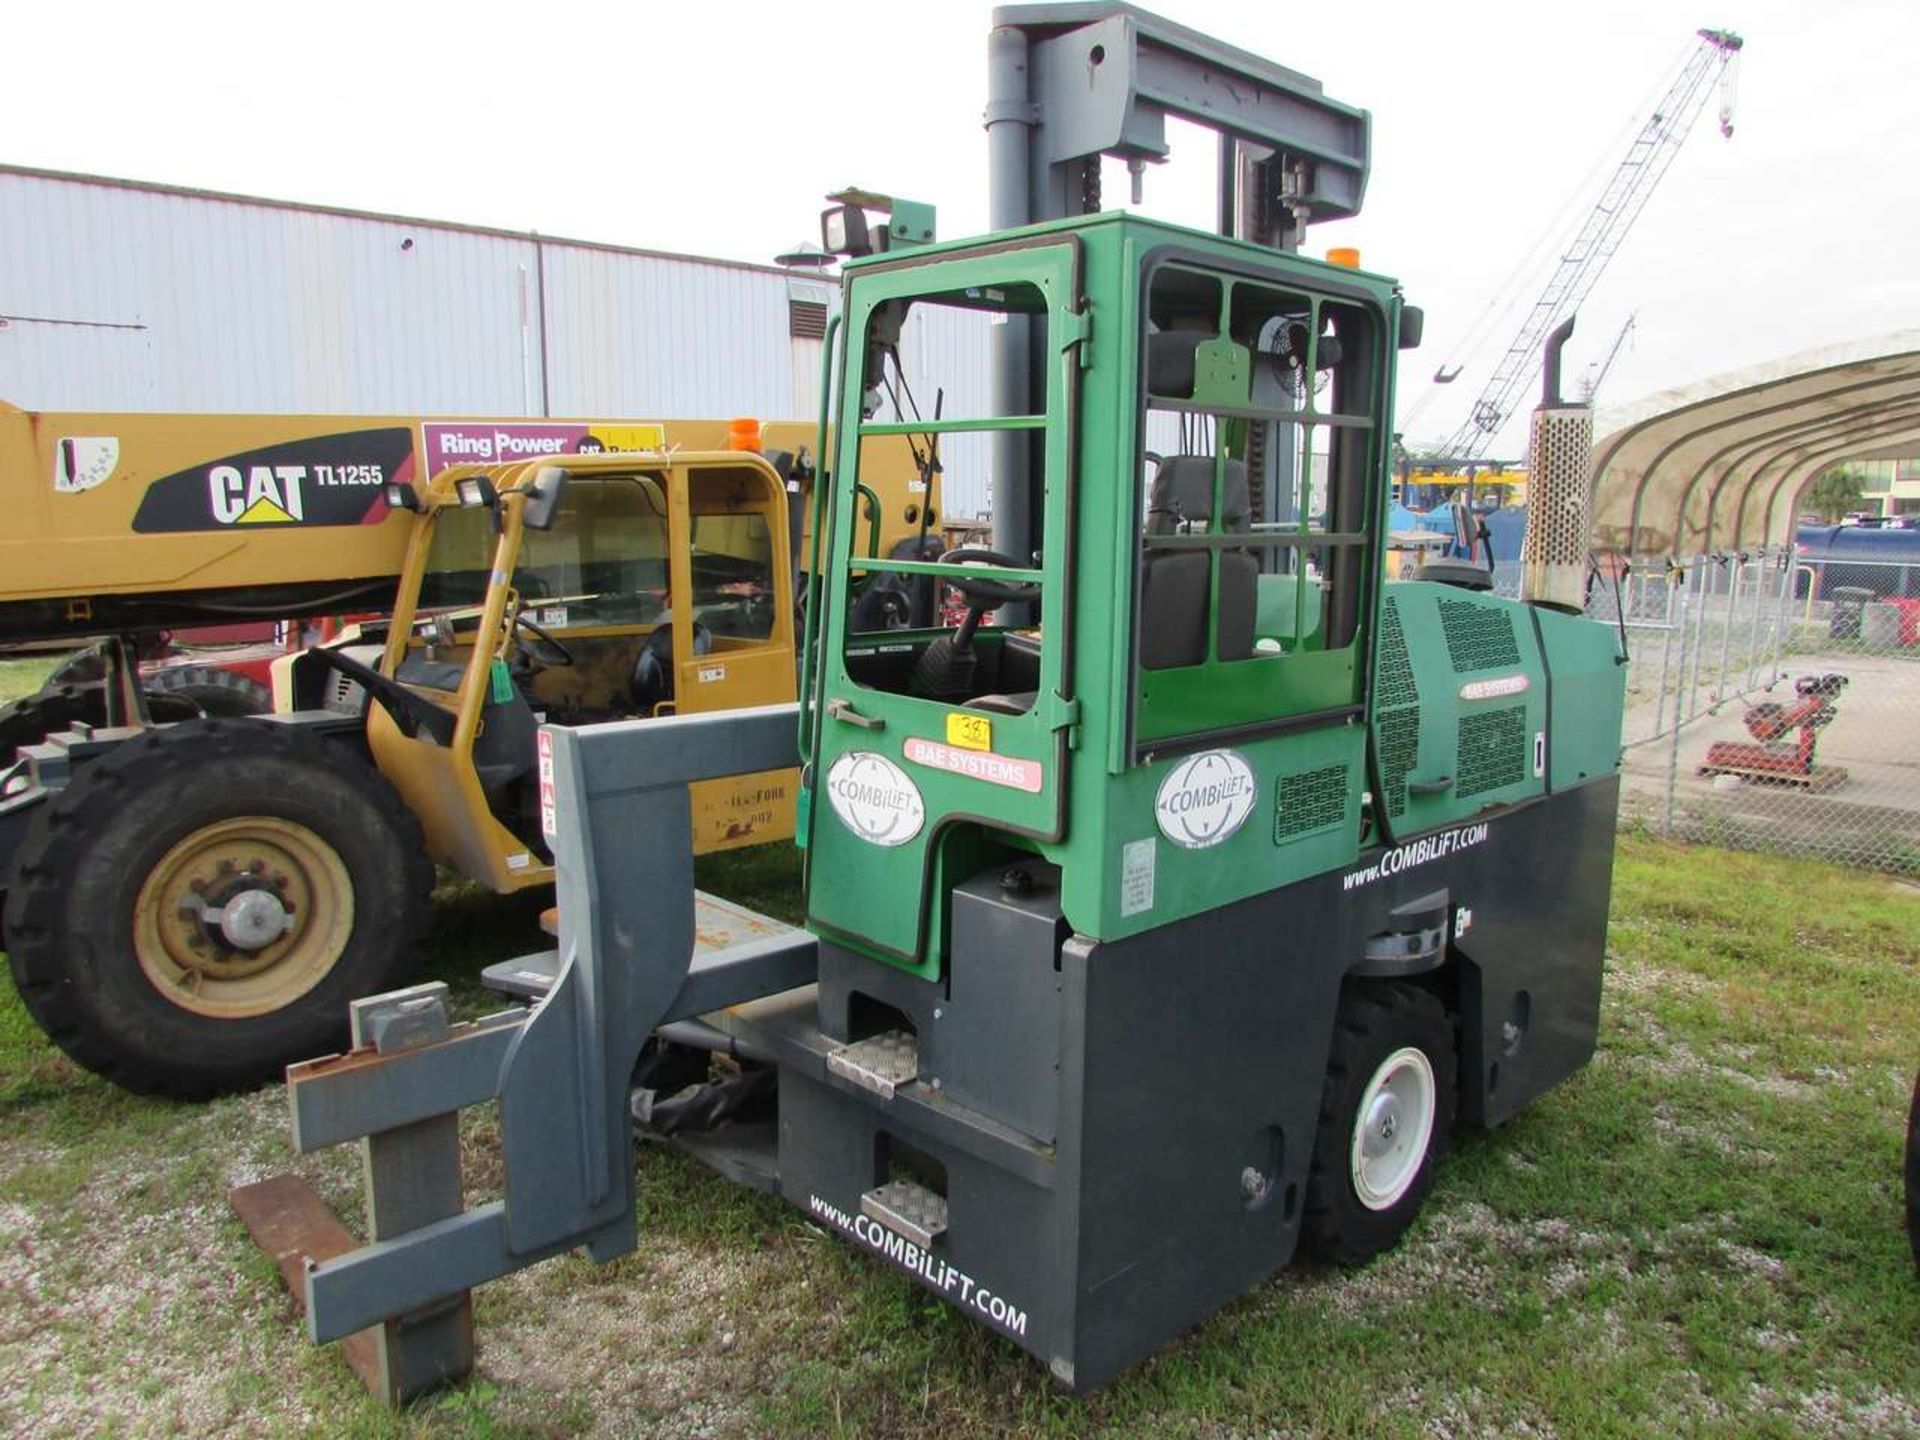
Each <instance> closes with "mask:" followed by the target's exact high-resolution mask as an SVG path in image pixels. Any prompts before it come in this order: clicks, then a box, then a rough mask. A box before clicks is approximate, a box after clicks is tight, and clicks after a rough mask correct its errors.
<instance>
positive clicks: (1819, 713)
mask: <svg viewBox="0 0 1920 1440" xmlns="http://www.w3.org/2000/svg"><path fill="white" fill-rule="evenodd" d="M1846 684H1847V677H1846V676H1844V675H1836V674H1827V675H1802V676H1801V677H1800V678H1799V679H1798V680H1796V681H1794V684H1793V688H1794V690H1795V692H1796V693H1797V694H1798V695H1799V697H1800V698H1799V699H1798V700H1796V701H1795V702H1794V703H1793V704H1791V705H1777V704H1775V703H1774V702H1773V701H1771V700H1769V701H1765V702H1763V703H1761V704H1759V705H1755V706H1754V707H1753V708H1752V709H1751V710H1749V711H1747V713H1746V715H1745V717H1744V719H1745V721H1746V726H1747V733H1748V734H1749V735H1751V736H1753V738H1754V739H1755V740H1756V741H1758V742H1759V743H1758V744H1755V745H1748V744H1746V743H1744V742H1743V741H1739V740H1717V741H1715V742H1714V743H1713V744H1712V745H1710V746H1708V747H1707V760H1706V763H1705V764H1704V765H1702V766H1701V767H1700V773H1701V774H1702V775H1743V776H1746V777H1747V778H1748V779H1751V780H1772V781H1776V782H1779V783H1782V784H1788V785H1800V786H1804V787H1805V788H1806V789H1808V790H1831V789H1832V788H1833V787H1834V786H1836V785H1840V784H1844V783H1845V781H1846V778H1847V772H1846V771H1845V770H1842V769H1840V768H1839V767H1838V766H1834V765H1827V766H1819V765H1816V764H1815V763H1814V759H1813V750H1814V743H1815V740H1816V737H1817V736H1818V735H1819V732H1820V731H1821V730H1823V729H1825V728H1826V727H1827V726H1828V725H1830V724H1832V723H1833V718H1834V716H1835V715H1836V714H1838V713H1839V712H1838V711H1836V710H1835V709H1834V702H1835V701H1836V700H1838V699H1839V698H1840V692H1841V690H1843V689H1844V688H1846ZM1794 729H1798V730H1799V732H1800V733H1799V736H1798V738H1797V739H1796V740H1795V742H1794V743H1792V744H1790V745H1789V744H1781V743H1778V742H1779V741H1780V737H1781V736H1783V735H1785V734H1786V733H1787V732H1788V731H1789V730H1794Z"/></svg>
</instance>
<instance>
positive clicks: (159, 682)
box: [140, 665, 273, 720]
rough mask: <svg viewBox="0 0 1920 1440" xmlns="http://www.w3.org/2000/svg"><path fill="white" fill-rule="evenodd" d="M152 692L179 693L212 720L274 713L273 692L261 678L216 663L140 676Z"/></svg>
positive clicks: (178, 667) (177, 667)
mask: <svg viewBox="0 0 1920 1440" xmlns="http://www.w3.org/2000/svg"><path fill="white" fill-rule="evenodd" d="M140 683H141V685H142V686H144V687H145V688H146V691H147V693H148V694H149V695H177V696H178V697H180V698H181V699H182V700H188V701H191V702H192V703H193V704H194V705H195V706H197V707H198V708H199V711H200V713H201V714H202V715H205V716H206V717H207V718H208V719H210V720H229V719H233V718H235V717H237V716H241V715H268V714H271V713H272V712H273V692H272V691H270V690H269V689H267V687H266V686H264V685H262V684H261V683H260V682H259V681H258V680H251V679H249V678H248V677H246V676H245V675H236V674H235V673H234V672H233V671H231V670H221V669H218V668H216V667H215V666H212V665H171V666H168V667H167V668H166V669H164V670H150V671H148V672H147V673H146V674H145V675H142V676H141V677H140Z"/></svg>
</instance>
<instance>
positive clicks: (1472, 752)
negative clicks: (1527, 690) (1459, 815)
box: [1454, 705, 1527, 800]
mask: <svg viewBox="0 0 1920 1440" xmlns="http://www.w3.org/2000/svg"><path fill="white" fill-rule="evenodd" d="M1459 776H1460V778H1459V780H1458V781H1457V782H1456V783H1455V787H1454V794H1456V795H1457V796H1459V797H1460V798H1461V799H1463V800H1464V799H1465V798H1467V797H1468V796H1469V795H1484V794H1486V793H1487V791H1489V790H1499V789H1503V788H1504V787H1506V786H1508V785H1517V784H1519V783H1520V782H1521V781H1522V780H1524V779H1526V778H1527V707H1526V706H1524V705H1510V706H1508V707H1507V708H1506V709H1504V710H1480V711H1476V712H1475V713H1473V714H1471V715H1462V716H1461V717H1460V768H1459Z"/></svg>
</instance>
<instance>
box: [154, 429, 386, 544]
mask: <svg viewBox="0 0 1920 1440" xmlns="http://www.w3.org/2000/svg"><path fill="white" fill-rule="evenodd" d="M412 478H413V435H412V433H411V432H410V431H408V430H407V429H406V428H405V427H404V426H395V427H392V428H390V429H384V430H352V431H348V432H346V433H345V434H340V435H315V436H312V437H311V438H309V439H305V440H288V441H285V442H283V443H281V444H278V445H264V446H262V447H261V448H260V449H258V450H247V451H243V452H242V453H240V454H237V455H226V456H222V457H221V458H220V459H218V460H213V461H210V462H208V463H206V464H203V465H195V466H194V467H192V468H191V469H188V470H182V471H180V472H179V473H178V474H174V475H169V476H167V477H166V478H165V479H164V480H156V481H154V482H153V484H151V485H149V486H148V487H147V493H146V495H145V496H144V497H143V498H142V499H141V501H140V509H139V511H138V513H136V514H135V515H134V517H133V528H134V529H135V530H136V531H139V532H141V533H142V534H154V533H165V532H170V531H179V530H225V529H228V528H231V527H234V526H240V525H249V526H251V525H370V524H373V523H375V522H376V521H380V520H384V519H385V518H386V516H387V497H386V490H385V487H386V485H387V484H388V482H389V481H398V482H405V481H409V480H411V479H412Z"/></svg>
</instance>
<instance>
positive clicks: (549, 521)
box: [520, 465, 567, 530]
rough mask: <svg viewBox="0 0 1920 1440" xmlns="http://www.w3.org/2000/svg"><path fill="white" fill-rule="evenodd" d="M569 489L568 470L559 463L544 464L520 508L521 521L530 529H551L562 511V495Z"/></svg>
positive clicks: (535, 475)
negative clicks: (555, 517)
mask: <svg viewBox="0 0 1920 1440" xmlns="http://www.w3.org/2000/svg"><path fill="white" fill-rule="evenodd" d="M566 490H567V472H566V471H565V470H563V469H561V468H560V467H559V466H558V465H542V466H541V467H540V469H539V470H538V471H537V472H535V474H534V477H533V483H532V484H530V485H529V486H527V499H526V503H525V504H524V505H523V506H522V507H521V510H520V523H521V524H522V525H524V526H526V527H527V528H528V529H529V530H551V529H552V528H553V520H554V516H556V515H557V514H559V512H560V497H561V496H562V495H564V494H565V493H566Z"/></svg>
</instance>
